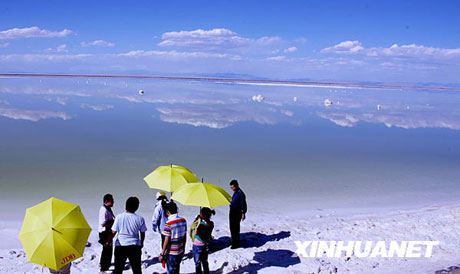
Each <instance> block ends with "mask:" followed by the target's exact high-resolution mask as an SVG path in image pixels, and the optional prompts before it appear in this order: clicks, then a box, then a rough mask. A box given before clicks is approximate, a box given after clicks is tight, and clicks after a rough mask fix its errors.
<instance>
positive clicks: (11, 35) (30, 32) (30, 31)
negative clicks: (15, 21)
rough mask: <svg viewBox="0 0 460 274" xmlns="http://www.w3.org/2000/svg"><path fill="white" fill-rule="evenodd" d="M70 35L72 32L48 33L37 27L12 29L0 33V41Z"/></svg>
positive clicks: (66, 30)
mask: <svg viewBox="0 0 460 274" xmlns="http://www.w3.org/2000/svg"><path fill="white" fill-rule="evenodd" d="M71 33H72V31H71V30H68V29H63V30H61V31H50V30H45V29H40V28H39V27H30V28H13V29H8V30H3V31H0V40H15V39H23V38H53V37H65V36H67V35H70V34H71Z"/></svg>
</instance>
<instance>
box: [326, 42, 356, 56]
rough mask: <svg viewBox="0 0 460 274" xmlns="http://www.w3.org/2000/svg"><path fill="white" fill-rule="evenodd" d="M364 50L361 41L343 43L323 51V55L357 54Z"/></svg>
mask: <svg viewBox="0 0 460 274" xmlns="http://www.w3.org/2000/svg"><path fill="white" fill-rule="evenodd" d="M363 49H364V48H363V46H362V44H361V42H359V41H343V42H340V43H339V44H337V45H335V46H332V47H329V48H325V49H323V50H321V53H338V54H356V53H358V52H360V51H362V50H363Z"/></svg>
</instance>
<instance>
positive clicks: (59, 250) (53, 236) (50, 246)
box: [19, 198, 91, 270]
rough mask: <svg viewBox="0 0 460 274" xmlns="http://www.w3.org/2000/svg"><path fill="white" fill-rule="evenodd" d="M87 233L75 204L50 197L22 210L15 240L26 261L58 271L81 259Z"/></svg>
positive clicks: (81, 215)
mask: <svg viewBox="0 0 460 274" xmlns="http://www.w3.org/2000/svg"><path fill="white" fill-rule="evenodd" d="M90 232H91V228H90V227H89V225H88V222H86V219H85V217H84V216H83V214H82V212H81V210H80V207H79V206H78V205H75V204H71V203H68V202H64V201H62V200H59V199H56V198H50V199H48V200H46V201H44V202H42V203H40V204H38V205H35V206H33V207H30V208H28V209H27V210H26V215H25V217H24V222H23V224H22V228H21V232H20V233H19V239H20V240H21V242H22V246H23V247H24V250H25V252H26V255H27V258H28V259H29V262H31V263H36V264H39V265H43V266H46V267H49V268H52V269H54V270H58V269H60V268H62V267H63V266H65V265H66V264H68V263H70V262H71V261H73V260H75V259H77V258H79V257H81V256H83V251H84V249H85V245H86V242H87V240H88V236H89V233H90Z"/></svg>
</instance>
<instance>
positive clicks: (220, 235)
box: [0, 205, 460, 274]
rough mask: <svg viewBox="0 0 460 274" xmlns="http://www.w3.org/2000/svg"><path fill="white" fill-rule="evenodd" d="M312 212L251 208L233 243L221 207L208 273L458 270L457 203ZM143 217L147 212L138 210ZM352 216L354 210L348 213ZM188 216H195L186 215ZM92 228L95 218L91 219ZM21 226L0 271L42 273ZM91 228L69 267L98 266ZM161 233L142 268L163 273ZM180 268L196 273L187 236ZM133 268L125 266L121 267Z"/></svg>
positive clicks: (10, 235) (7, 239)
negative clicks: (345, 247)
mask: <svg viewBox="0 0 460 274" xmlns="http://www.w3.org/2000/svg"><path fill="white" fill-rule="evenodd" d="M316 211H317V212H316V214H315V215H312V216H304V217H302V218H301V217H300V216H289V215H286V216H281V215H276V214H267V213H262V214H256V216H255V215H251V213H250V212H249V213H248V219H247V220H246V221H244V222H243V224H242V228H241V230H242V231H241V232H242V234H241V236H242V246H243V247H242V248H240V249H237V250H231V249H230V247H229V244H230V239H229V235H230V233H229V229H228V222H227V220H226V215H225V210H224V209H221V210H220V211H219V212H218V215H216V216H215V218H214V221H215V223H216V228H215V231H214V233H213V236H214V238H215V241H214V242H213V243H212V246H211V252H210V257H209V263H210V269H211V270H212V273H417V274H419V273H456V272H455V269H456V268H457V267H458V265H459V264H460V253H459V252H458V246H459V245H460V232H459V231H458V230H457V229H456V224H457V223H458V222H459V221H460V206H458V205H444V206H433V207H426V208H420V209H411V210H393V211H388V212H387V213H385V214H383V213H379V214H361V215H358V214H355V215H350V214H349V213H347V214H346V215H347V216H348V217H345V216H343V215H342V214H341V213H340V212H338V211H336V210H323V209H317V210H316ZM141 215H143V216H144V218H145V219H146V220H147V221H148V220H150V218H151V216H148V215H147V214H141ZM350 216H353V217H350ZM185 217H186V218H187V219H188V220H189V222H190V220H191V219H192V215H190V216H188V215H186V216H185ZM90 224H91V225H92V227H95V220H92V219H90ZM19 225H20V224H14V223H3V224H2V227H1V233H0V235H2V238H1V242H2V245H1V246H2V248H1V250H0V273H41V267H40V266H38V265H34V264H31V263H28V262H27V258H26V257H25V254H24V251H23V250H22V248H21V246H20V244H19V241H18V240H17V234H18V233H19ZM96 239H97V235H96V232H95V231H93V232H92V234H91V236H90V238H89V244H88V245H89V246H88V247H87V248H86V250H85V254H84V257H83V258H80V259H78V260H76V261H75V262H74V263H73V266H72V273H98V270H99V268H98V262H99V258H100V257H99V256H100V250H101V246H100V245H99V244H98V243H97V240H96ZM357 239H359V240H372V241H377V240H390V239H391V240H396V241H403V240H422V241H423V240H429V241H431V240H436V241H439V242H440V244H439V246H437V247H435V248H434V249H433V255H432V257H431V258H398V257H395V258H358V257H356V256H354V255H353V256H351V257H346V256H342V257H339V258H327V257H322V258H303V257H299V256H298V255H297V254H296V246H295V243H294V241H296V240H300V241H306V240H311V241H314V240H327V241H332V240H343V241H348V240H357ZM159 250H160V246H159V236H158V235H157V234H156V233H154V232H153V231H152V230H151V229H150V227H149V231H148V232H147V236H146V242H145V247H144V249H143V255H142V260H143V272H144V273H165V270H164V269H163V268H162V266H161V264H160V263H158V261H157V258H158V254H159ZM449 271H450V272H449ZM181 272H183V273H193V272H194V264H193V257H192V255H191V245H190V242H188V243H187V248H186V256H185V258H184V260H183V262H182V268H181ZM126 273H130V271H126Z"/></svg>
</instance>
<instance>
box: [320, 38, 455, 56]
mask: <svg viewBox="0 0 460 274" xmlns="http://www.w3.org/2000/svg"><path fill="white" fill-rule="evenodd" d="M321 53H333V54H347V55H357V54H360V55H364V56H368V57H433V58H454V57H460V48H453V49H449V48H437V47H428V46H423V45H417V44H409V45H401V46H400V45H398V44H393V45H392V46H390V47H387V48H385V47H371V48H365V47H364V46H363V45H362V44H361V42H359V41H343V42H340V43H339V44H337V45H335V46H332V47H328V48H325V49H323V50H321Z"/></svg>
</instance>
